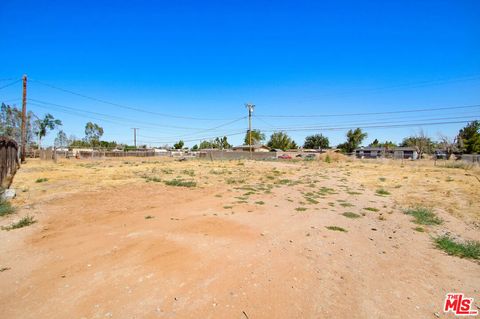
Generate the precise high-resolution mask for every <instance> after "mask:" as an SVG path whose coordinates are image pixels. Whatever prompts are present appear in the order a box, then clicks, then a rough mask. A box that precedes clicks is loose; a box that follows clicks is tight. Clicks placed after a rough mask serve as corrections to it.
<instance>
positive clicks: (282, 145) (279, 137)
mask: <svg viewBox="0 0 480 319" xmlns="http://www.w3.org/2000/svg"><path fill="white" fill-rule="evenodd" d="M267 146H268V147H271V148H278V149H281V150H287V149H292V148H297V144H296V143H295V142H294V141H293V140H292V139H291V138H290V136H288V135H287V133H285V132H275V133H273V134H272V135H271V136H270V140H269V141H268V143H267Z"/></svg>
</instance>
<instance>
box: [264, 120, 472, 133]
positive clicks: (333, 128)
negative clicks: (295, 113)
mask: <svg viewBox="0 0 480 319" xmlns="http://www.w3.org/2000/svg"><path fill="white" fill-rule="evenodd" d="M470 121H472V120H465V121H446V122H432V123H428V122H425V123H413V124H391V125H360V126H357V127H359V128H362V129H368V128H399V127H415V126H417V127H418V126H432V125H443V124H462V123H468V122H470ZM351 128H352V126H344V127H317V128H299V129H284V130H282V131H284V132H302V131H340V130H348V129H351ZM264 131H265V132H275V131H277V130H264Z"/></svg>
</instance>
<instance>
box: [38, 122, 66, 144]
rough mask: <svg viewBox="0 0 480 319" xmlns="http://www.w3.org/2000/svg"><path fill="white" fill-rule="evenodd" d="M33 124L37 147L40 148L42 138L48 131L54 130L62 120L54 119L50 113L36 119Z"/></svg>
mask: <svg viewBox="0 0 480 319" xmlns="http://www.w3.org/2000/svg"><path fill="white" fill-rule="evenodd" d="M35 124H36V125H37V130H36V132H35V134H36V135H37V136H38V148H40V146H41V144H42V138H44V137H45V136H46V135H47V133H48V131H51V130H54V129H56V128H57V127H58V126H60V125H62V121H60V120H58V119H55V118H54V117H53V115H51V114H46V115H45V117H44V118H43V119H37V120H36V121H35Z"/></svg>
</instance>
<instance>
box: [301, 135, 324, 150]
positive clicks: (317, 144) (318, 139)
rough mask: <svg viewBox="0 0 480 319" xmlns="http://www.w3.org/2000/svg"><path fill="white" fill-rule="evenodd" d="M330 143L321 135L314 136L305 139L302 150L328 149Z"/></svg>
mask: <svg viewBox="0 0 480 319" xmlns="http://www.w3.org/2000/svg"><path fill="white" fill-rule="evenodd" d="M329 144H330V142H329V141H328V137H326V136H323V135H322V134H315V135H310V136H307V137H305V143H304V144H303V147H304V148H313V149H323V148H328V147H329Z"/></svg>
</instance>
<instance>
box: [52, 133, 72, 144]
mask: <svg viewBox="0 0 480 319" xmlns="http://www.w3.org/2000/svg"><path fill="white" fill-rule="evenodd" d="M68 144H70V141H69V140H68V138H67V134H65V132H64V131H62V130H60V131H58V133H57V137H55V141H54V145H55V147H60V148H63V147H65V146H68Z"/></svg>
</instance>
